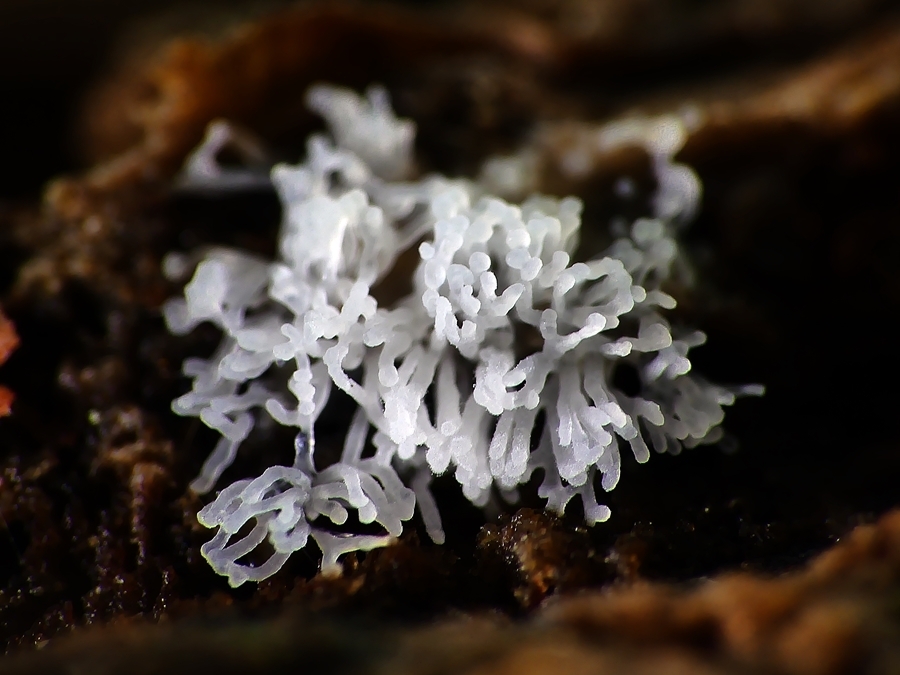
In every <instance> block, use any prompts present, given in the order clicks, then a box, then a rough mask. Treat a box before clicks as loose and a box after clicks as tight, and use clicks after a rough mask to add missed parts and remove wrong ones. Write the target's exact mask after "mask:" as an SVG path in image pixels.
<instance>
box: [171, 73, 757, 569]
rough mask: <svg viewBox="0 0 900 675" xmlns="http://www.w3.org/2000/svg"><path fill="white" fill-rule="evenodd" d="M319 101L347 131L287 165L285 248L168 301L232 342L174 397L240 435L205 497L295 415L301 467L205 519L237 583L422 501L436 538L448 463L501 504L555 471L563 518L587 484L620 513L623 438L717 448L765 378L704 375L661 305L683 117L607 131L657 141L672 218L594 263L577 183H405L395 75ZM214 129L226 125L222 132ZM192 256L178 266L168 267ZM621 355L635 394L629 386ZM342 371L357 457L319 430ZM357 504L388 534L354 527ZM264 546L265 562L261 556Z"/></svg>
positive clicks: (379, 540)
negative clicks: (527, 194) (391, 81)
mask: <svg viewBox="0 0 900 675" xmlns="http://www.w3.org/2000/svg"><path fill="white" fill-rule="evenodd" d="M309 103H310V106H311V107H312V108H313V109H314V110H315V111H316V112H318V113H320V114H321V115H323V117H325V119H326V121H327V123H328V125H329V127H330V130H331V138H328V137H327V136H324V135H315V136H313V137H311V138H310V140H309V142H308V149H307V158H306V161H305V162H303V163H302V164H300V165H297V166H286V165H279V166H276V167H275V168H274V169H273V171H272V173H271V179H272V182H273V183H274V185H275V188H276V190H277V191H278V194H279V196H280V198H281V201H282V205H283V209H284V218H283V224H282V229H281V234H280V238H279V243H280V257H279V260H277V261H274V262H270V261H265V260H261V259H258V258H255V257H253V256H250V255H247V254H245V253H242V252H239V251H234V250H222V249H218V250H214V251H211V252H209V253H208V254H207V255H206V256H205V257H204V258H203V260H202V261H201V262H200V263H199V265H198V266H197V268H196V271H195V272H194V275H193V278H192V279H191V281H190V283H188V284H187V286H186V288H185V294H184V298H178V299H173V300H171V301H169V302H168V303H167V304H166V306H165V308H164V312H165V318H166V321H167V323H168V325H169V328H170V329H171V330H172V331H173V332H175V333H186V332H188V331H190V330H192V329H193V328H194V327H195V326H196V325H197V324H198V323H200V322H203V321H209V322H212V323H214V324H215V325H217V326H218V327H219V328H220V329H221V330H222V332H223V335H224V336H223V339H222V343H221V345H220V347H219V349H218V351H217V352H216V353H215V354H214V355H213V356H212V357H211V358H209V359H206V360H202V359H189V360H187V361H186V362H185V364H184V373H185V374H186V375H187V376H188V377H191V378H193V387H192V390H191V391H190V392H189V393H187V394H185V395H184V396H182V397H180V398H179V399H177V400H176V401H175V402H174V403H173V409H174V410H175V412H177V413H178V414H182V415H192V416H197V417H199V418H200V419H201V420H202V421H203V422H204V423H205V424H207V425H208V426H210V427H212V428H213V429H216V430H217V431H219V432H220V433H221V436H222V437H221V439H220V440H219V442H218V444H217V446H216V448H215V449H214V450H213V452H212V454H211V455H210V456H209V458H208V459H207V461H206V463H205V464H204V466H203V469H202V471H201V473H200V476H199V477H198V478H197V479H196V480H195V482H194V483H193V485H192V487H193V488H194V489H195V490H196V491H198V492H206V491H209V490H210V489H212V488H213V487H214V486H215V485H216V483H217V482H218V480H219V478H220V477H221V474H222V472H223V471H224V470H225V469H226V468H227V467H228V466H230V465H231V464H232V462H233V461H234V459H235V455H236V452H237V450H238V447H239V446H240V445H241V443H242V442H243V441H245V440H246V438H247V437H248V435H249V434H250V433H251V430H252V429H253V428H254V425H255V423H256V422H257V421H258V420H259V419H260V418H261V417H263V416H266V415H267V416H268V418H271V419H272V420H274V421H275V422H277V423H279V424H282V425H285V426H289V427H296V428H297V430H298V433H297V437H296V438H297V440H296V447H295V452H294V462H293V464H292V465H291V466H274V467H270V468H268V469H266V470H265V471H264V472H263V474H262V475H261V476H259V477H258V478H255V479H252V480H241V481H237V482H236V483H233V484H232V485H230V486H229V487H227V488H225V489H224V490H222V491H221V492H220V493H219V494H218V496H217V497H216V498H215V499H214V500H213V501H212V502H211V503H210V504H208V505H207V506H206V507H205V508H203V510H202V511H201V512H200V514H199V519H200V522H201V523H202V524H204V525H205V526H207V527H210V528H217V533H216V535H215V536H214V538H213V539H212V540H211V541H210V542H208V543H207V544H206V545H205V546H204V547H203V555H204V556H205V557H206V558H207V560H209V562H210V564H211V565H212V566H213V568H214V569H215V570H216V571H217V572H219V573H221V574H223V575H226V576H227V577H228V579H229V581H230V583H231V584H232V585H238V584H241V583H243V582H244V581H247V580H257V581H258V580H261V579H264V578H266V577H268V576H270V575H271V574H273V573H274V572H276V571H277V570H278V569H280V568H281V566H282V565H283V564H284V562H285V561H286V560H287V558H288V556H289V555H290V554H291V553H292V552H293V551H296V550H299V549H301V548H303V547H305V546H306V545H307V543H308V541H309V539H310V538H312V539H313V540H314V541H315V542H316V543H317V545H318V546H319V547H320V548H321V549H322V551H323V568H325V569H335V568H336V566H337V560H338V556H340V555H341V554H343V553H345V552H348V551H353V550H368V549H371V548H373V547H376V546H381V545H384V544H386V543H388V542H389V541H391V540H392V539H393V538H395V537H397V536H398V535H399V534H400V533H401V531H402V528H403V523H404V522H406V521H408V520H409V519H411V518H412V517H413V515H414V512H415V511H416V509H417V508H418V511H419V513H420V515H421V517H422V520H423V522H424V525H425V528H426V530H427V531H428V533H429V535H430V536H431V537H432V539H434V540H435V541H436V542H442V541H443V538H444V534H443V530H442V527H441V520H440V516H439V513H438V506H437V504H436V503H435V500H434V499H433V497H432V495H431V492H430V488H429V486H430V483H431V480H432V477H433V476H435V475H440V474H443V473H445V472H448V471H452V472H453V475H454V476H455V478H456V480H457V481H458V482H459V484H460V485H461V487H462V491H463V493H464V494H465V496H466V497H467V498H468V499H469V500H471V501H472V502H473V503H474V504H476V505H479V506H484V505H485V504H487V503H488V502H489V500H491V499H492V498H494V497H495V496H497V495H499V496H502V497H504V498H506V499H514V498H515V496H516V488H517V487H518V486H521V485H522V484H524V483H525V482H527V481H528V480H529V479H530V477H531V476H532V474H533V473H534V472H535V471H536V470H539V471H540V472H541V473H542V474H543V482H542V484H541V486H540V488H539V494H540V495H541V496H542V497H544V498H545V499H546V500H547V505H548V508H550V509H552V510H554V511H556V512H559V513H561V512H562V511H563V510H564V509H565V508H566V505H567V504H568V503H569V502H570V501H571V499H572V498H573V497H580V498H581V500H582V503H583V506H584V513H585V517H586V519H587V521H588V522H590V523H595V522H598V521H602V520H605V519H607V518H608V517H609V509H608V508H607V507H605V506H602V505H600V504H599V503H598V502H597V499H596V496H595V492H594V489H595V482H596V481H595V479H596V478H597V477H599V482H600V485H601V486H602V487H603V489H605V490H610V489H612V488H613V487H614V486H615V485H616V483H617V482H618V480H619V473H620V464H621V457H620V451H619V443H620V441H626V442H627V443H628V444H629V445H630V447H631V449H632V452H633V453H634V456H635V457H636V458H637V460H638V461H639V462H644V461H646V460H647V459H648V457H649V446H652V447H654V448H655V449H657V450H658V451H665V450H669V451H677V450H678V449H680V448H681V447H682V446H693V445H697V444H699V443H707V442H713V441H715V440H717V439H718V438H719V436H720V429H719V424H720V423H721V422H722V419H723V410H722V406H724V405H730V404H731V403H732V402H733V401H734V398H735V395H736V394H739V393H742V392H743V393H753V392H754V391H755V390H753V389H751V388H743V389H734V388H731V389H729V388H724V387H720V386H716V385H712V384H709V383H707V382H705V381H704V380H702V379H700V378H698V377H696V376H695V375H693V374H692V373H691V372H690V367H691V364H690V361H689V360H688V357H687V354H688V350H689V349H690V348H691V347H694V346H696V345H699V344H701V343H702V342H703V341H704V339H705V336H704V335H703V334H702V333H699V332H686V333H678V332H676V331H673V329H672V327H671V325H670V324H669V322H668V321H667V320H666V319H665V318H664V316H663V311H664V310H669V309H672V308H673V307H674V306H675V300H674V299H673V298H672V297H671V296H670V295H668V294H667V293H666V292H665V291H664V290H663V289H662V284H663V283H664V282H665V281H666V279H667V278H668V277H669V276H670V274H671V270H672V266H673V264H675V263H676V262H677V258H678V256H679V252H678V246H677V243H676V241H675V239H674V238H673V235H674V226H675V224H676V223H678V222H681V221H683V220H684V219H685V218H686V217H689V216H690V215H691V214H692V213H693V212H694V211H695V210H696V207H697V202H698V200H699V194H700V186H699V182H698V180H697V178H696V176H695V175H694V174H693V172H691V171H690V169H688V168H687V167H685V166H682V165H679V164H675V163H674V161H673V156H674V154H675V153H676V152H677V150H678V149H679V147H680V143H679V141H678V138H682V139H683V134H681V136H679V134H680V133H681V131H680V127H679V126H678V123H677V121H675V120H673V119H662V120H657V121H656V122H642V123H641V124H642V125H643V127H641V126H640V125H639V126H638V127H635V126H634V125H635V123H633V122H632V123H628V124H631V126H628V124H625V123H620V126H619V127H615V126H614V125H613V126H610V127H609V129H608V130H607V131H608V138H607V139H606V140H607V142H616V139H617V138H618V139H619V140H618V142H621V143H623V144H625V143H635V142H641V143H643V144H644V145H645V146H647V148H648V150H649V151H650V153H651V156H652V157H653V159H654V168H655V171H656V175H657V181H658V186H659V187H658V192H657V195H656V198H655V200H654V208H653V211H654V213H653V215H652V217H648V218H643V219H639V220H637V221H636V222H634V223H633V224H632V225H631V227H630V231H629V232H628V233H627V234H626V235H625V236H622V237H620V238H619V239H618V240H616V241H615V242H614V243H613V245H612V247H611V248H610V249H609V250H608V251H607V252H606V254H605V255H604V256H603V257H599V258H595V259H592V260H588V261H585V262H579V261H575V260H574V259H573V255H574V253H575V248H576V245H577V243H578V235H579V230H580V226H581V219H580V212H581V204H580V202H579V201H578V200H577V199H574V198H566V199H562V200H559V199H553V198H549V197H542V196H534V197H531V198H529V199H527V200H526V201H525V202H523V203H522V204H521V205H514V204H510V203H507V202H506V201H504V200H502V199H500V198H498V197H495V196H491V195H489V194H486V193H485V190H486V188H485V187H484V185H483V184H479V183H475V182H470V181H464V180H455V181H454V180H449V179H446V178H443V177H440V176H433V177H428V178H425V179H422V180H420V181H416V182H411V181H410V182H403V179H406V178H408V177H409V176H410V174H411V171H412V166H413V158H412V141H413V135H414V128H413V125H412V124H411V123H410V122H409V121H406V120H399V119H397V118H395V117H394V115H393V112H392V111H391V109H390V106H389V104H388V101H387V96H386V94H385V92H384V91H383V90H380V89H372V90H370V92H369V95H368V99H367V100H366V99H361V98H359V97H357V96H356V95H355V94H353V93H352V92H349V91H346V90H342V89H337V88H333V87H317V88H314V89H312V90H311V92H310V94H309ZM623 124H624V126H623ZM214 129H215V133H216V135H215V136H214V137H212V139H211V141H210V142H215V143H220V142H221V139H220V138H219V137H220V136H222V131H221V128H220V127H215V128H214ZM673 134H674V135H675V140H674V141H673ZM610 139H612V140H610ZM654 139H656V140H654ZM198 155H199V156H201V157H202V158H204V159H205V160H206V161H204V162H203V166H204V167H205V168H204V173H203V175H202V176H188V178H189V179H191V180H193V182H194V183H196V182H198V181H200V182H202V181H204V180H206V181H214V180H215V174H216V171H215V167H214V166H213V167H212V168H210V166H209V164H210V162H209V155H210V148H209V147H208V145H207V146H202V147H201V148H200V149H199V150H198ZM193 163H194V164H197V162H196V161H195V162H193ZM190 166H192V164H191V162H189V163H188V167H189V168H190ZM519 173H522V172H521V171H520V172H519ZM232 179H233V176H232ZM416 244H418V253H419V258H420V260H419V263H418V267H417V269H416V270H415V273H414V278H413V291H412V292H411V293H410V294H409V295H408V296H406V297H403V298H401V299H398V300H396V301H395V302H392V303H391V304H390V306H387V307H385V306H379V304H378V302H377V301H376V300H375V298H374V297H373V294H372V289H373V287H374V286H375V285H376V284H378V283H379V282H380V281H382V280H383V279H384V278H385V276H386V275H388V274H389V273H391V271H392V269H393V268H394V265H395V263H396V261H397V258H398V256H399V255H400V254H401V253H402V252H403V251H405V250H408V249H410V248H411V247H414V246H415V245H416ZM183 267H184V265H183V264H179V258H177V256H174V257H172V258H171V259H170V260H169V261H167V269H168V270H170V272H172V273H173V274H174V273H175V272H177V271H178V269H179V268H183ZM620 368H627V369H630V370H631V371H632V372H633V375H634V376H635V377H636V379H637V380H638V381H639V383H640V391H639V392H638V393H637V394H635V395H626V394H625V393H624V392H622V391H620V390H618V389H617V388H616V387H615V386H614V384H613V382H614V375H615V373H616V371H617V369H620ZM334 387H337V388H338V389H340V390H342V391H343V392H345V393H346V394H348V395H349V396H350V397H351V398H352V399H353V400H354V401H355V402H356V404H357V408H356V412H355V413H354V416H353V419H352V422H351V424H350V427H349V430H348V433H347V435H346V438H345V442H344V448H343V452H342V454H341V457H340V459H339V461H337V462H334V463H332V464H330V465H327V466H322V465H321V463H322V462H323V460H322V459H321V458H320V457H317V454H316V451H315V442H314V439H315V433H314V432H315V425H316V420H317V418H318V417H319V416H320V414H321V413H322V410H323V408H324V407H325V405H326V403H327V402H328V400H329V398H330V397H331V393H332V390H333V388H334ZM648 440H649V443H648ZM351 511H352V512H355V516H354V518H355V521H358V522H359V523H362V524H372V523H374V524H375V526H374V527H376V528H377V530H378V531H379V534H371V533H369V534H360V533H358V532H354V531H353V529H354V528H352V527H348V525H347V524H348V517H349V514H350V512H351ZM370 529H371V528H370ZM348 530H349V531H348ZM265 541H268V551H269V553H268V556H269V557H268V558H267V559H266V560H265V561H264V562H262V563H260V564H255V563H256V560H255V558H254V557H253V556H254V555H257V554H255V553H254V551H256V549H257V548H258V547H259V546H260V545H262V544H263V542H265Z"/></svg>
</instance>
